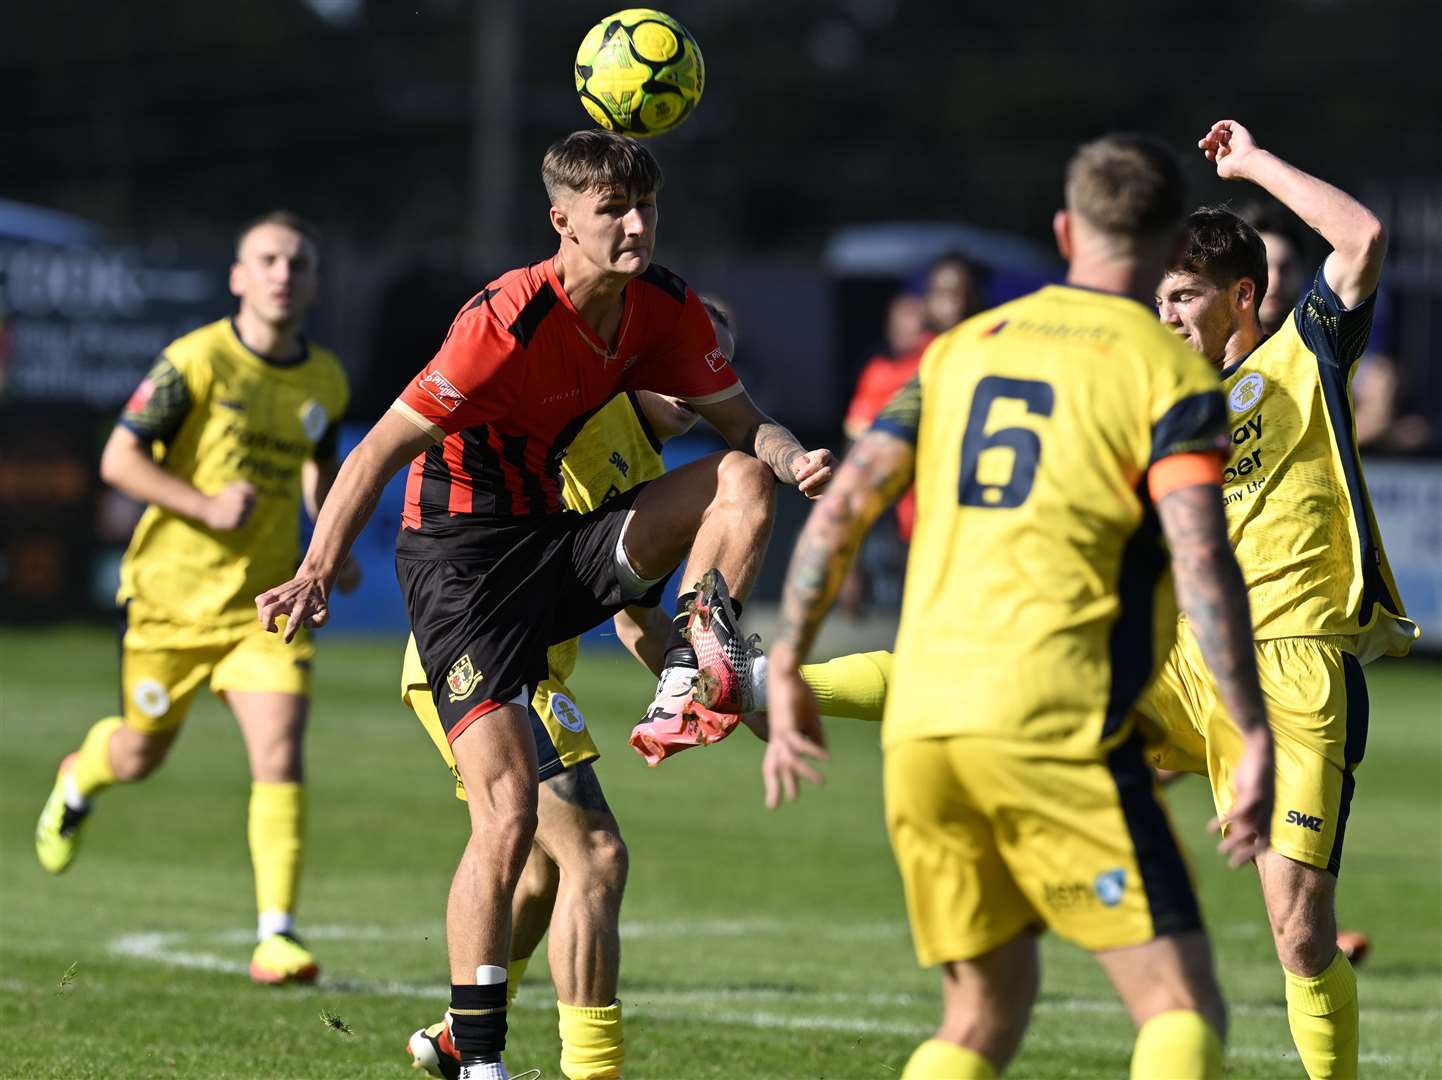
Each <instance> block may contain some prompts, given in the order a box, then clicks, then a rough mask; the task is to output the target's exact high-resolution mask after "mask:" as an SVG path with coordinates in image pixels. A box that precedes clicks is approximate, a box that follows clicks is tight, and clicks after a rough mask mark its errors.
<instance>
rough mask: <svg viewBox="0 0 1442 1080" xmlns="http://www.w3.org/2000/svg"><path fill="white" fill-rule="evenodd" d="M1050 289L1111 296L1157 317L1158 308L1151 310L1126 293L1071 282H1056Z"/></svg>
mask: <svg viewBox="0 0 1442 1080" xmlns="http://www.w3.org/2000/svg"><path fill="white" fill-rule="evenodd" d="M1047 288H1049V289H1075V290H1076V291H1077V292H1084V293H1091V294H1092V295H1093V296H1110V297H1111V298H1112V299H1113V300H1125V301H1127V302H1128V303H1131V304H1136V305H1137V306H1138V307H1140V308H1141V309H1142V310H1143V311H1145V312H1147V313H1148V314H1149V315H1151V316H1153V317H1155V316H1156V313H1157V311H1156V308H1149V307H1147V305H1146V304H1144V303H1142V302H1141V301H1140V300H1138V299H1137V298H1136V297H1135V296H1128V295H1127V294H1126V293H1119V292H1115V291H1113V290H1111V289H1099V288H1097V287H1096V286H1095V285H1073V284H1072V283H1071V282H1070V281H1055V282H1052V283H1051V284H1050V285H1048V286H1047Z"/></svg>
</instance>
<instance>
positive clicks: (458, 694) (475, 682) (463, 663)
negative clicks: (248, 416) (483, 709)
mask: <svg viewBox="0 0 1442 1080" xmlns="http://www.w3.org/2000/svg"><path fill="white" fill-rule="evenodd" d="M483 678H485V676H484V675H482V674H481V673H480V672H479V671H477V670H476V669H475V668H474V667H473V666H472V665H471V656H470V653H467V654H466V655H465V656H463V657H461V658H460V659H459V660H457V661H456V662H455V663H454V664H452V665H451V670H450V671H448V672H446V686H448V687H449V688H450V691H451V695H450V697H451V700H452V701H465V700H466V698H468V697H470V696H471V694H472V693H473V692H474V691H475V689H476V687H477V686H479V685H480V684H481V680H482V679H483Z"/></svg>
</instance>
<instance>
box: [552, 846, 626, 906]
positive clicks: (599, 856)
mask: <svg viewBox="0 0 1442 1080" xmlns="http://www.w3.org/2000/svg"><path fill="white" fill-rule="evenodd" d="M630 865H631V856H630V853H629V852H628V851H627V850H626V842H625V841H624V840H622V839H621V837H620V835H619V834H618V833H613V832H605V833H593V834H591V836H589V837H588V838H587V843H586V845H585V846H584V847H581V848H578V849H577V850H576V851H575V852H574V853H573V854H572V856H571V858H569V859H568V860H567V861H566V862H565V863H563V864H562V866H561V873H562V874H571V875H574V879H575V881H576V884H577V885H578V886H579V887H580V888H581V890H582V891H584V892H585V893H587V894H588V895H590V896H592V897H594V898H597V899H600V900H603V901H605V902H607V903H614V904H615V905H616V906H619V905H620V902H621V895H622V894H623V893H624V892H625V891H626V875H627V873H628V872H629V870H630Z"/></svg>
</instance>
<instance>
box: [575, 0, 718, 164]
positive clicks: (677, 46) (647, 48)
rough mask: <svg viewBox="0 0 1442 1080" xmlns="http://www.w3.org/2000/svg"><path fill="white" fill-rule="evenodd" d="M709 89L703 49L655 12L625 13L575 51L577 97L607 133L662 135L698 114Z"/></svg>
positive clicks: (607, 21) (668, 18) (593, 31)
mask: <svg viewBox="0 0 1442 1080" xmlns="http://www.w3.org/2000/svg"><path fill="white" fill-rule="evenodd" d="M705 87H706V64H705V61H704V60H702V59H701V47H700V46H699V45H697V44H696V39H695V38H693V37H692V36H691V33H690V31H688V30H687V29H686V28H685V27H684V26H682V25H681V24H680V23H679V22H677V21H676V20H675V19H673V18H672V17H671V16H670V15H667V14H666V13H665V12H664V11H656V10H655V9H653V8H626V9H625V10H624V11H618V12H616V13H615V14H614V15H607V16H606V17H605V18H604V19H602V20H601V21H600V22H598V23H597V24H596V25H595V26H593V27H591V29H590V32H588V33H587V34H586V36H585V38H584V39H583V40H582V41H581V47H580V48H579V49H577V50H576V93H578V94H579V95H580V96H581V104H582V105H584V106H585V107H586V111H587V112H588V113H590V114H591V119H593V120H595V121H596V123H598V124H600V125H601V126H602V127H603V128H605V129H606V130H607V131H619V132H622V133H623V134H626V135H637V136H642V137H644V136H647V135H659V134H661V133H662V132H663V131H670V130H671V129H672V128H674V127H675V126H676V125H677V124H679V123H680V122H681V121H682V120H685V119H686V117H688V116H690V115H691V113H692V111H693V110H695V108H696V104H697V102H699V101H700V100H701V91H702V90H704V89H705Z"/></svg>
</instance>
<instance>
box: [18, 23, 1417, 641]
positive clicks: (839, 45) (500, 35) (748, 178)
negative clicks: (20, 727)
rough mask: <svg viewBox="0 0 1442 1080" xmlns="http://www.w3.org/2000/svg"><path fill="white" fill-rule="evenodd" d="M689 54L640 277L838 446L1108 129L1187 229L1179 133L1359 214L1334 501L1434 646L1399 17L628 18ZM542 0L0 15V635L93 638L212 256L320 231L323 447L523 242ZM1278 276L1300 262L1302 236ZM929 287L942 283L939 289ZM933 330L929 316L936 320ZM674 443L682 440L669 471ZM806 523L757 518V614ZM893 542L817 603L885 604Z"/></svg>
mask: <svg viewBox="0 0 1442 1080" xmlns="http://www.w3.org/2000/svg"><path fill="white" fill-rule="evenodd" d="M662 6H663V7H665V8H666V10H668V11H670V12H671V13H672V14H674V15H675V16H677V17H678V18H679V19H681V21H682V22H684V23H685V24H686V25H687V26H688V27H689V29H690V30H691V31H692V33H693V34H694V35H695V37H696V38H697V39H698V41H699V42H700V44H701V47H702V49H703V51H704V54H705V58H706V61H707V69H708V80H707V87H706V92H705V98H704V100H703V102H702V103H701V106H700V108H699V110H698V111H697V113H696V114H695V116H694V117H692V118H691V119H689V120H688V121H687V122H686V123H685V124H683V125H682V126H681V127H680V128H679V129H677V130H676V131H674V132H672V133H670V134H668V135H665V136H663V137H661V138H659V139H657V140H655V141H654V142H653V143H652V147H653V149H654V151H655V152H656V154H657V156H658V157H659V158H660V160H661V163H662V165H663V167H664V168H665V169H666V171H667V178H668V182H667V185H666V190H665V192H664V195H663V198H662V201H661V210H662V214H661V234H660V235H661V240H660V245H659V247H658V253H657V255H658V261H660V262H661V263H663V264H664V265H666V266H668V267H670V268H671V269H673V270H675V271H677V272H678V273H680V274H681V275H682V276H684V277H685V278H687V279H688V280H689V281H690V282H691V283H692V284H693V285H695V286H696V287H697V288H698V289H700V290H702V291H707V292H713V293H716V294H719V295H720V296H722V297H724V298H725V299H726V301H727V302H729V304H730V305H731V306H732V307H733V309H734V311H735V313H736V319H737V326H738V330H739V341H740V345H739V351H738V356H737V366H738V368H739V369H740V371H741V374H742V377H743V378H744V380H745V381H746V383H747V385H748V387H750V389H751V390H752V392H753V394H754V396H755V397H756V398H757V399H758V401H759V402H760V403H761V405H762V406H763V408H766V409H767V410H768V411H770V412H772V413H773V414H774V415H775V416H777V417H778V418H779V419H781V420H782V421H784V422H786V423H788V424H790V425H791V426H792V427H793V428H794V429H795V430H796V431H797V433H798V434H799V435H800V436H801V437H802V439H803V441H806V442H808V443H810V444H812V445H829V446H831V447H833V448H835V449H837V450H838V451H839V450H841V449H842V448H843V446H844V443H845V437H846V430H847V429H848V428H849V429H850V430H852V431H853V432H854V431H855V430H858V429H859V428H860V427H864V424H865V422H866V421H867V420H868V419H869V415H870V414H871V413H872V412H874V410H875V408H876V407H878V406H879V404H880V400H881V398H880V395H881V393H882V390H883V389H884V388H885V386H886V384H887V374H888V371H890V370H891V368H890V366H889V361H890V360H894V359H896V358H899V357H904V356H905V355H906V354H908V353H909V352H910V351H911V350H913V349H914V348H915V346H916V344H917V342H918V341H920V340H924V339H923V338H922V335H923V334H925V333H926V332H927V331H928V330H929V329H930V330H935V329H940V328H943V327H944V325H946V323H947V320H948V319H952V320H953V321H954V319H955V318H956V317H959V315H960V314H962V313H964V311H965V310H969V309H970V308H971V307H972V306H974V305H976V304H980V303H992V302H997V301H1000V300H1003V299H1006V298H1008V297H1010V296H1013V295H1016V294H1018V293H1020V292H1022V291H1025V290H1027V289H1029V288H1032V287H1034V286H1035V285H1037V284H1039V283H1041V282H1043V281H1046V280H1051V279H1054V278H1055V277H1056V276H1057V274H1058V271H1059V263H1058V261H1057V259H1056V257H1055V255H1054V252H1053V251H1052V248H1051V241H1050V219H1051V215H1052V212H1053V211H1054V209H1055V208H1056V206H1057V205H1058V202H1059V198H1060V191H1059V188H1060V173H1061V169H1062V166H1063V163H1064V162H1065V160H1066V159H1067V157H1068V155H1069V154H1070V152H1071V150H1072V149H1073V148H1074V146H1075V145H1076V144H1077V143H1078V142H1080V141H1083V140H1085V139H1087V138H1089V137H1091V136H1094V135H1097V134H1100V133H1101V132H1103V131H1106V130H1115V129H1140V130H1145V131H1149V132H1152V133H1154V134H1157V135H1159V136H1161V137H1163V138H1165V139H1167V140H1168V141H1169V142H1171V143H1172V144H1173V145H1174V146H1176V147H1177V149H1178V150H1180V151H1183V152H1185V153H1187V154H1188V160H1189V161H1190V163H1191V167H1192V176H1193V180H1194V182H1195V193H1196V197H1197V199H1198V201H1204V202H1215V201H1222V200H1231V201H1232V202H1233V203H1234V204H1241V203H1244V202H1247V201H1249V200H1250V199H1251V198H1253V197H1254V196H1255V194H1256V193H1255V192H1253V191H1251V190H1249V189H1247V188H1246V187H1245V186H1244V185H1225V184H1222V183H1221V182H1219V181H1217V180H1216V179H1215V177H1213V176H1211V175H1210V170H1209V169H1208V168H1207V166H1206V163H1205V162H1204V161H1203V160H1202V159H1201V157H1200V155H1199V154H1195V152H1194V150H1193V148H1194V146H1195V141H1196V139H1197V138H1198V137H1199V136H1200V135H1201V134H1202V132H1204V131H1205V130H1206V128H1207V126H1208V125H1209V124H1210V123H1211V122H1212V121H1213V120H1216V119H1219V118H1222V117H1233V118H1236V119H1238V120H1241V121H1242V122H1244V123H1246V124H1247V125H1248V126H1249V127H1250V128H1251V129H1252V131H1253V132H1254V134H1255V135H1256V137H1257V139H1258V141H1259V142H1260V143H1261V144H1262V145H1264V146H1266V147H1268V148H1269V149H1272V150H1275V151H1277V152H1278V153H1280V154H1281V155H1282V156H1284V157H1286V158H1288V159H1289V160H1292V161H1293V162H1295V163H1296V164H1298V165H1300V166H1301V167H1303V168H1305V169H1307V170H1309V171H1312V172H1315V173H1317V174H1318V175H1320V176H1322V177H1324V178H1325V179H1328V180H1330V181H1333V182H1334V183H1336V184H1338V185H1340V186H1341V187H1343V188H1345V189H1346V190H1348V191H1350V192H1352V193H1354V194H1356V195H1357V196H1359V197H1360V198H1361V199H1362V200H1363V201H1364V202H1365V203H1367V205H1368V206H1370V207H1371V208H1372V209H1373V210H1374V211H1376V212H1377V213H1378V214H1379V216H1381V217H1382V218H1383V220H1384V221H1385V222H1386V224H1387V226H1388V229H1389V233H1390V254H1389V266H1388V270H1387V273H1386V275H1385V278H1384V284H1383V290H1384V291H1383V295H1382V298H1381V302H1380V305H1379V310H1378V317H1377V324H1376V327H1375V329H1374V331H1373V337H1372V346H1371V349H1372V351H1371V353H1370V355H1369V356H1368V357H1367V358H1366V359H1364V361H1363V362H1362V364H1361V366H1360V368H1359V372H1358V376H1357V381H1356V388H1355V392H1356V398H1357V410H1358V435H1359V438H1360V439H1361V441H1362V442H1363V444H1364V446H1365V447H1366V452H1367V456H1368V477H1369V482H1370V485H1371V491H1372V498H1373V501H1374V503H1375V504H1376V507H1377V510H1378V514H1379V516H1380V518H1381V520H1382V523H1383V531H1384V534H1385V536H1386V539H1387V544H1388V549H1389V553H1390V555H1391V556H1392V561H1393V564H1394V568H1395V569H1396V571H1397V575H1398V577H1399V579H1400V582H1401V587H1402V591H1403V594H1404V597H1405V599H1406V600H1407V603H1408V605H1409V607H1410V608H1411V609H1412V612H1413V614H1414V615H1415V616H1416V617H1417V619H1418V621H1419V622H1420V623H1422V625H1423V629H1424V634H1427V635H1428V636H1429V637H1430V638H1431V640H1432V641H1433V642H1434V643H1435V642H1437V641H1438V640H1439V638H1442V458H1439V456H1438V452H1439V448H1442V124H1439V123H1438V102H1442V65H1439V64H1438V63H1437V56H1436V42H1437V40H1438V36H1439V31H1442V5H1439V4H1438V3H1436V2H1435V0H1428V2H1420V0H1419V2H1404V0H1365V2H1364V0H1268V2H1265V3H1257V2H1256V0H1248V2H1246V3H1242V2H1238V0H1213V2H1212V3H1209V4H1206V5H1202V6H1196V7H1169V6H1168V7H1164V6H1160V5H1156V4H1154V3H1150V2H1144V0H1108V2H1105V3H1101V2H1090V3H1088V2H1075V0H1074V2H1070V3H1065V4H1063V3H1054V2H1044V0H1037V2H1033V3H1029V4H1010V5H1007V4H987V5H982V4H965V3H953V2H943V0H840V2H835V3H820V2H813V0H767V2H765V3H762V2H758V0H727V2H725V3H717V2H714V0H712V2H709V3H701V2H697V0H667V2H666V3H665V4H664V5H662ZM610 10H611V7H610V6H609V5H607V4H604V3H603V4H597V3H594V2H588V3H581V2H578V0H549V2H547V3H545V4H544V5H541V4H528V3H524V2H521V0H407V2H404V3H401V2H393V0H246V2H244V3H243V4H240V5H213V4H195V3H180V2H176V0H129V2H128V3H125V4H109V5H95V4H88V3H87V4H82V3H77V2H74V0H52V2H48V3H40V2H36V0H19V2H18V3H16V2H12V3H9V4H7V5H6V7H5V12H4V15H3V17H0V24H3V31H0V97H3V100H4V101H5V102H6V103H7V108H6V109H5V111H4V116H3V119H0V621H5V622H39V621H50V620H57V619H69V618H77V617H78V618H103V617H105V616H106V615H107V613H108V612H110V611H111V610H113V600H112V596H113V589H114V580H115V567H116V564H117V562H118V559H119V554H120V552H121V550H123V547H124V544H125V542H126V541H127V539H128V536H129V530H130V528H131V526H132V524H133V522H134V520H135V509H134V507H133V506H131V505H129V504H128V503H126V501H125V500H123V499H121V498H120V497H118V496H116V495H114V494H111V493H107V492H105V491H104V490H103V489H102V487H101V485H100V483H99V480H98V478H97V476H96V458H97V456H98V452H99V448H100V446H101V445H102V443H103V442H104V439H105V437H106V435H107V434H108V431H109V428H110V426H111V424H112V423H113V420H114V417H115V415H116V413H117V411H118V409H119V407H120V405H121V404H122V402H123V401H124V399H125V398H126V397H127V396H128V395H129V393H130V391H131V390H132V389H133V388H134V386H135V384H136V383H137V382H138V381H139V380H140V378H141V377H142V376H143V374H144V372H145V370H146V369H147V368H148V367H149V365H150V363H151V362H152V360H153V359H154V358H155V357H156V355H157V354H158V353H159V352H160V351H161V350H162V349H163V348H164V346H165V345H166V344H167V343H168V342H169V341H171V340H172V339H174V338H175V337H177V336H178V335H180V334H181V333H184V332H186V331H188V330H190V329H192V328H194V327H196V326H198V325H200V324H202V323H205V322H209V321H211V320H213V319H215V318H217V317H219V316H220V315H223V314H225V313H227V312H228V311H230V310H231V309H232V300H231V297H230V296H229V295H228V292H227V290H226V285H225V272H226V269H227V266H228V264H229V261H230V257H231V244H232V238H233V234H234V230H235V228H236V226H237V225H238V224H239V223H240V222H242V221H244V220H246V219H248V218H250V217H253V216H254V215H256V214H258V213H261V212H264V211H266V210H270V209H273V208H276V207H285V208H289V209H292V210H295V211H297V212H299V213H300V214H302V215H303V216H305V217H307V218H309V219H311V220H312V221H314V222H315V223H316V224H317V225H318V226H319V227H320V229H321V231H322V234H323V237H324V241H323V245H322V270H323V278H324V293H323V301H322V303H321V304H320V306H319V308H318V309H317V311H316V312H315V314H314V316H313V319H312V323H311V325H310V327H309V329H310V333H311V336H312V337H314V338H315V339H316V340H318V341H320V342H322V343H324V344H327V345H329V346H331V347H333V348H335V349H336V350H337V351H339V353H340V355H341V356H342V358H343V359H344V361H345V364H346V366H347V368H348V370H349V373H350V376H351V379H352V382H353V389H354V398H353V405H352V410H351V414H350V416H349V421H350V424H349V434H348V438H349V441H350V442H351V443H353V442H354V441H355V439H357V438H358V437H359V435H360V434H362V433H363V432H364V431H365V429H366V428H367V427H368V426H369V425H370V423H372V422H373V421H374V419H375V418H376V417H377V416H378V415H379V414H380V412H381V411H382V410H383V409H384V408H385V407H386V406H387V405H388V404H389V402H390V401H391V400H392V399H393V398H394V397H395V395H396V393H397V391H398V390H399V389H400V387H401V386H402V385H403V384H404V382H405V380H406V379H407V378H408V377H410V376H411V375H412V374H413V373H414V372H415V371H417V370H418V369H419V368H421V367H422V366H423V365H424V364H425V363H426V361H427V360H428V359H429V358H430V356H431V355H432V353H433V352H434V350H435V348H436V346H437V345H438V343H439V342H440V340H441V338H442V337H443V336H444V333H445V330H446V327H447V325H448V323H449V321H450V319H451V317H452V315H453V314H454V312H455V310H456V309H457V308H458V307H459V305H460V304H461V303H462V302H464V300H465V299H466V298H467V297H469V296H470V295H472V294H473V293H474V292H476V291H477V290H478V289H479V288H480V287H481V286H482V285H484V283H485V282H486V281H487V280H488V279H489V278H490V277H492V276H493V275H495V274H497V273H498V272H500V271H502V270H505V269H507V268H509V267H510V266H512V265H515V264H519V263H524V262H531V261H534V260H536V259H539V258H542V257H545V256H546V255H548V254H549V253H550V252H551V250H552V249H553V247H554V243H553V237H552V234H551V232H550V227H549V224H548V222H547V218H546V206H547V203H546V200H545V197H544V192H543V191H542V188H541V185H540V180H539V162H540V157H541V154H542V152H543V151H544V149H545V147H546V146H547V145H548V144H549V143H550V142H551V141H553V140H554V139H556V138H557V137H559V136H561V135H563V134H565V133H566V132H568V131H570V130H572V129H574V128H578V127H582V126H586V125H587V124H588V123H589V121H588V119H587V117H586V116H585V114H584V112H583V111H582V109H581V106H580V104H579V103H578V101H577V99H576V95H575V93H574V91H573V89H572V76H571V65H572V61H573V58H574V51H575V47H576V45H577V44H578V43H579V41H580V39H581V37H582V35H583V34H584V33H585V31H586V30H587V29H588V28H589V27H590V26H591V24H592V23H594V22H595V21H596V20H598V19H599V18H600V17H602V16H603V15H605V14H607V13H608V12H609V11H610ZM1303 245H1304V249H1305V250H1304V252H1303V254H1304V259H1305V261H1306V262H1307V264H1308V265H1309V266H1313V265H1315V264H1316V262H1317V261H1318V260H1319V259H1320V257H1321V255H1322V254H1323V250H1322V249H1321V247H1320V246H1319V245H1317V244H1315V243H1310V242H1308V241H1305V240H1304V241H1303ZM949 254H955V255H959V256H961V259H959V260H957V259H950V260H948V259H942V260H941V262H938V259H939V258H941V257H943V256H947V255H949ZM948 312H949V314H948ZM706 448H707V444H706V442H705V439H704V437H701V436H698V437H696V438H695V439H692V440H690V441H689V443H688V444H687V445H682V446H677V447H672V448H668V452H669V453H671V454H674V455H675V456H678V457H684V456H688V455H694V454H696V453H699V452H702V451H703V450H705V449H706ZM804 512H805V504H804V503H803V502H802V500H800V499H799V498H798V497H795V496H793V495H788V494H783V497H782V499H781V505H780V507H779V523H778V529H777V534H776V540H775V542H774V543H773V545H772V555H771V557H770V559H769V560H768V564H767V568H766V572H765V575H764V577H763V580H762V583H761V586H760V595H761V596H762V597H763V598H765V597H766V596H767V595H771V596H774V592H775V589H776V585H777V582H778V580H779V576H780V574H781V572H782V571H783V570H784V563H785V558H786V555H787V553H788V552H789V547H790V543H789V541H790V537H791V535H792V533H793V532H794V529H795V528H796V527H797V526H798V524H799V522H800V520H801V518H802V516H803V515H804ZM398 519H399V512H398V507H397V506H396V504H395V502H394V501H392V502H389V503H387V504H386V505H383V506H382V508H381V511H380V512H379V513H378V515H377V518H376V520H375V521H374V522H373V524H372V526H371V527H370V528H369V529H368V531H367V534H366V536H365V537H364V538H363V541H362V545H361V549H360V554H361V555H362V557H363V558H364V559H365V560H366V561H367V563H369V565H368V566H367V570H368V574H367V583H366V585H365V587H364V588H363V590H362V591H361V593H360V594H358V595H357V596H354V597H351V598H347V599H345V600H342V601H341V602H339V603H338V605H337V608H336V619H335V624H336V626H337V628H338V629H349V630H381V631H387V632H390V631H395V630H397V629H398V628H400V627H401V626H402V625H403V615H402V612H401V607H400V602H399V597H398V595H397V592H396V589H395V586H394V575H393V573H392V570H391V558H390V557H391V551H392V541H393V538H394V533H395V528H396V526H397V523H398ZM907 526H908V522H907V519H906V511H905V508H904V507H903V510H902V514H901V515H900V520H898V521H888V522H887V524H886V525H885V527H884V528H883V529H882V530H881V532H880V533H879V534H878V537H877V539H876V540H875V541H874V542H873V543H872V544H871V545H870V546H869V548H868V551H867V554H866V558H865V560H864V561H865V567H864V570H863V572H862V573H860V574H858V575H857V577H856V579H855V580H853V582H851V583H850V584H849V586H848V592H847V597H846V606H847V608H848V610H849V611H851V612H852V613H853V614H860V613H864V612H867V611H872V612H878V611H879V612H887V611H889V610H890V609H892V608H893V607H894V605H895V604H896V602H897V598H898V590H897V583H898V581H899V577H898V575H899V571H900V566H901V565H902V560H903V559H904V537H905V534H906V531H907Z"/></svg>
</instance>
